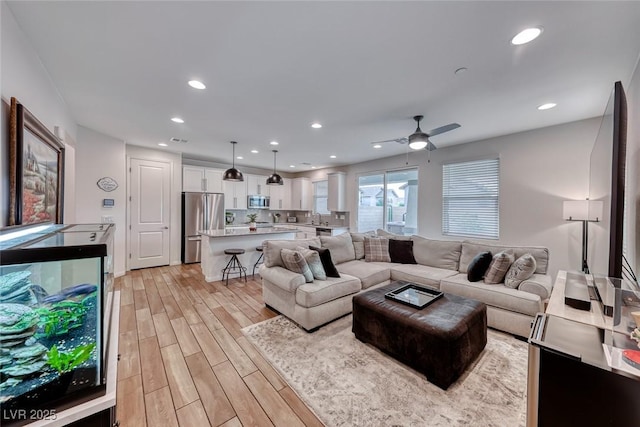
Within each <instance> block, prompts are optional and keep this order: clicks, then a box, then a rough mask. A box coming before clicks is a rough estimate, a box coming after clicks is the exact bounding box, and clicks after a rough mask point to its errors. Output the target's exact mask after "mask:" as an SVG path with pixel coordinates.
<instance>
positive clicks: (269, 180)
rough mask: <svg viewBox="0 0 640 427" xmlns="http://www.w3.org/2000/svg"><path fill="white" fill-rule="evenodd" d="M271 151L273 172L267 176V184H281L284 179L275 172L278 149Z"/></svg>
mask: <svg viewBox="0 0 640 427" xmlns="http://www.w3.org/2000/svg"><path fill="white" fill-rule="evenodd" d="M271 151H273V173H272V174H271V176H270V177H269V178H267V185H283V184H284V180H283V179H282V177H281V176H280V175H278V174H277V173H276V153H277V152H278V150H271Z"/></svg>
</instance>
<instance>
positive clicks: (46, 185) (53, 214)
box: [9, 98, 64, 225]
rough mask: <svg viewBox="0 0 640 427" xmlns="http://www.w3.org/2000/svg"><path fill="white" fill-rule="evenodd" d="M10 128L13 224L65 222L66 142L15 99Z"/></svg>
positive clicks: (10, 183) (11, 214) (11, 215)
mask: <svg viewBox="0 0 640 427" xmlns="http://www.w3.org/2000/svg"><path fill="white" fill-rule="evenodd" d="M9 127H10V129H9V134H10V141H9V192H10V196H9V225H17V224H36V223H40V222H53V223H61V222H62V200H63V182H64V181H63V177H64V145H63V143H62V141H60V139H58V138H57V137H56V136H55V135H54V134H53V133H51V131H49V129H47V128H46V127H45V126H44V125H43V124H42V123H41V122H40V121H39V120H38V119H37V118H36V117H35V116H34V115H33V114H31V113H30V112H29V110H27V109H26V108H25V107H24V106H23V105H22V104H20V102H18V100H16V99H15V98H11V112H10V119H9Z"/></svg>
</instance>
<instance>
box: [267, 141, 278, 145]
mask: <svg viewBox="0 0 640 427" xmlns="http://www.w3.org/2000/svg"><path fill="white" fill-rule="evenodd" d="M269 144H271V145H278V141H271V142H270V143H269Z"/></svg>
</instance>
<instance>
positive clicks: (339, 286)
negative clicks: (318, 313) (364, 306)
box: [296, 274, 361, 307]
mask: <svg viewBox="0 0 640 427" xmlns="http://www.w3.org/2000/svg"><path fill="white" fill-rule="evenodd" d="M360 289H361V286H360V280H358V278H356V277H352V276H348V275H346V274H344V275H342V277H340V278H335V277H328V278H327V280H316V281H314V282H313V283H305V284H304V285H301V286H299V287H298V289H296V303H297V304H298V305H301V306H302V307H316V306H318V305H321V304H324V303H327V302H329V301H333V300H335V299H338V298H341V297H344V296H347V295H351V294H355V293H357V292H359V291H360Z"/></svg>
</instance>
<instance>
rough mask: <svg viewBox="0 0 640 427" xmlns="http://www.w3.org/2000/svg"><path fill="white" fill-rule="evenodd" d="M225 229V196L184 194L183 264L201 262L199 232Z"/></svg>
mask: <svg viewBox="0 0 640 427" xmlns="http://www.w3.org/2000/svg"><path fill="white" fill-rule="evenodd" d="M223 228H224V194H222V193H187V192H185V193H182V262H183V263H185V264H189V263H193V262H200V255H201V250H200V239H201V236H200V235H199V234H198V231H199V230H218V229H223Z"/></svg>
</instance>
